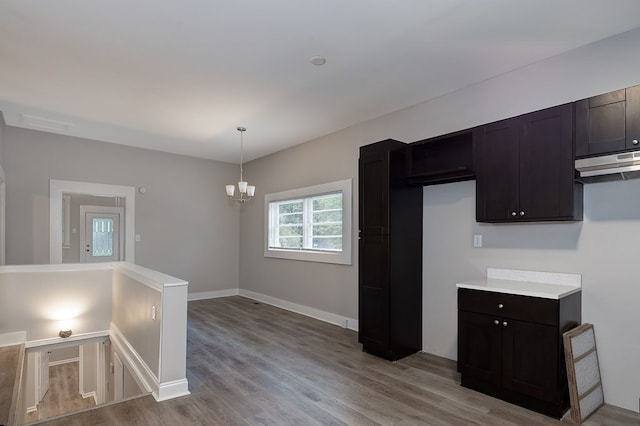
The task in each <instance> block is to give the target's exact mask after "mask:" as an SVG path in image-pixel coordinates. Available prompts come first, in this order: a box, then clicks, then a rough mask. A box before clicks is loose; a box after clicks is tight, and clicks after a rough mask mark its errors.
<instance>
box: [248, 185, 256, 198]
mask: <svg viewBox="0 0 640 426" xmlns="http://www.w3.org/2000/svg"><path fill="white" fill-rule="evenodd" d="M255 193H256V187H255V186H253V185H248V186H247V195H248V196H249V197H253V194H255Z"/></svg>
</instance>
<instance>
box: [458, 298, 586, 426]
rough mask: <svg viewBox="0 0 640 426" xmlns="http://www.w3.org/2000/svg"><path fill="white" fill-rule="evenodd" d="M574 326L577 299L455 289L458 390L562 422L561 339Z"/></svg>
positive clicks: (565, 393) (565, 402) (564, 394)
mask: <svg viewBox="0 0 640 426" xmlns="http://www.w3.org/2000/svg"><path fill="white" fill-rule="evenodd" d="M580 321H581V307H580V293H574V294H572V295H569V296H567V297H564V298H562V299H560V300H554V299H541V298H535V297H528V296H517V295H510V294H503V293H492V292H487V291H478V290H469V289H458V369H459V370H460V372H461V383H462V386H465V387H468V388H471V389H475V390H478V391H480V392H483V393H486V394H489V395H492V396H495V397H497V398H500V399H503V400H506V401H509V402H512V403H515V404H517V405H520V406H523V407H526V408H529V409H532V410H535V411H538V412H541V413H543V414H547V415H550V416H553V417H556V418H560V417H562V415H563V414H564V412H565V411H566V410H567V409H568V407H569V391H568V386H567V377H566V370H565V364H564V349H563V346H562V333H564V332H565V331H567V330H569V329H571V328H573V327H575V326H576V325H578V324H579V323H580Z"/></svg>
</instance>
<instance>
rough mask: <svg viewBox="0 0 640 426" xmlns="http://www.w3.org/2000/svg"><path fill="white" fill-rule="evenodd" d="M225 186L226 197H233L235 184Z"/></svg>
mask: <svg viewBox="0 0 640 426" xmlns="http://www.w3.org/2000/svg"><path fill="white" fill-rule="evenodd" d="M225 188H227V197H233V194H234V193H235V192H236V186H235V185H227V186H226V187H225Z"/></svg>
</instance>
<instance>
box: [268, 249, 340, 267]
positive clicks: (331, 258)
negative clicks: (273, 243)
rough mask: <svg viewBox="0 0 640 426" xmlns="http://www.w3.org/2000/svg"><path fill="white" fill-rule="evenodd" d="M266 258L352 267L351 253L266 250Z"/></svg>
mask: <svg viewBox="0 0 640 426" xmlns="http://www.w3.org/2000/svg"><path fill="white" fill-rule="evenodd" d="M264 257H272V258H276V259H289V260H300V261H305V262H319V263H335V264H339V265H351V253H345V252H344V251H342V252H335V253H333V252H326V251H314V250H287V249H278V248H269V249H265V251H264Z"/></svg>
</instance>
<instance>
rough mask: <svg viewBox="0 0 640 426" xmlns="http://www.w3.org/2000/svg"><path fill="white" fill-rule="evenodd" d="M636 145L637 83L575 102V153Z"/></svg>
mask: <svg viewBox="0 0 640 426" xmlns="http://www.w3.org/2000/svg"><path fill="white" fill-rule="evenodd" d="M633 149H640V86H635V87H630V88H627V89H620V90H616V91H614V92H610V93H605V94H604V95H599V96H594V97H592V98H589V99H583V100H581V101H578V102H576V156H577V157H579V158H580V157H589V156H594V155H601V154H609V153H616V152H624V151H629V150H633Z"/></svg>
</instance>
